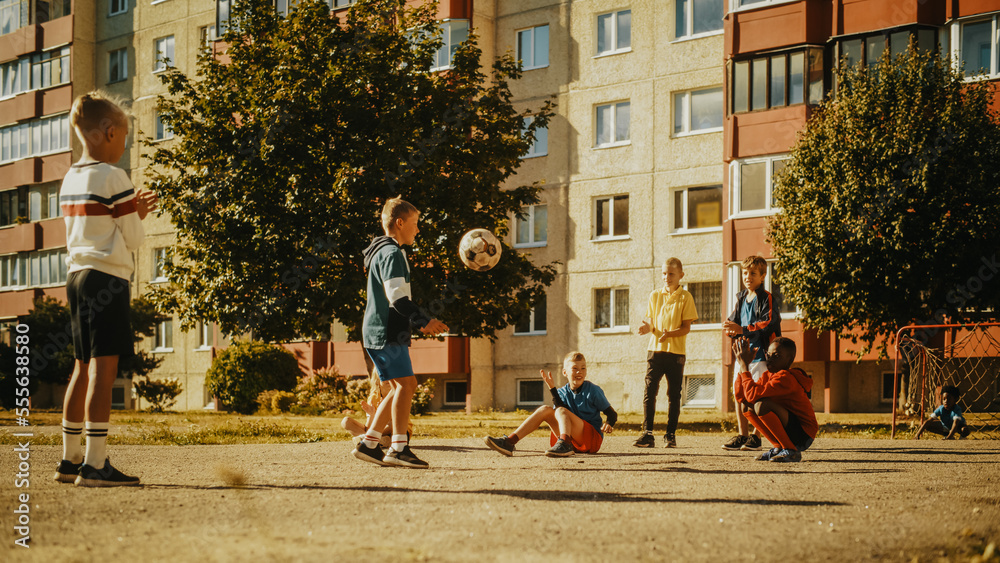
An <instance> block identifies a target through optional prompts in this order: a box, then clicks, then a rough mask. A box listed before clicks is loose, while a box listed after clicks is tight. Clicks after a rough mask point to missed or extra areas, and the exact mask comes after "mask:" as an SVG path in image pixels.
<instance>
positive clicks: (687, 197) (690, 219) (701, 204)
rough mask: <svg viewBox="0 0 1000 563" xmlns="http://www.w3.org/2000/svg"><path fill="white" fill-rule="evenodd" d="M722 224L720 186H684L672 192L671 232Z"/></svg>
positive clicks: (711, 227)
mask: <svg viewBox="0 0 1000 563" xmlns="http://www.w3.org/2000/svg"><path fill="white" fill-rule="evenodd" d="M721 226H722V186H705V187H699V188H685V189H682V190H677V191H675V192H674V224H673V228H672V230H671V232H673V233H689V232H697V231H700V230H702V229H712V230H717V229H718V228H719V227H721Z"/></svg>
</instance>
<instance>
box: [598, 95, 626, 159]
mask: <svg viewBox="0 0 1000 563" xmlns="http://www.w3.org/2000/svg"><path fill="white" fill-rule="evenodd" d="M629 105H630V104H629V102H618V103H616V104H605V105H601V106H597V128H596V129H597V139H596V140H595V141H594V146H595V147H598V148H601V147H616V146H620V145H627V144H629V111H630V107H629Z"/></svg>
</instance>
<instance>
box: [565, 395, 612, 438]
mask: <svg viewBox="0 0 1000 563" xmlns="http://www.w3.org/2000/svg"><path fill="white" fill-rule="evenodd" d="M558 392H559V399H560V400H561V401H562V402H563V404H564V405H566V408H567V409H569V412H571V413H573V414H575V415H576V416H578V417H580V419H581V420H583V421H585V422H587V423H588V424H590V425H591V426H593V427H594V429H595V430H597V433H598V434H600V435H601V436H602V437H603V436H604V432H601V425H602V424H603V422H602V420H601V412H602V411H604V410H606V409H607V408H608V407H610V406H611V403H609V402H608V398H607V397H605V396H604V391H603V390H602V389H601V388H600V387H598V386H597V385H594V384H593V383H591V382H589V381H584V382H583V383H582V384H581V385H580V388H579V389H577V390H576V392H574V391H573V389H572V388H571V387H570V386H569V383H567V384H566V385H563V386H562V387H560V388H559V390H558Z"/></svg>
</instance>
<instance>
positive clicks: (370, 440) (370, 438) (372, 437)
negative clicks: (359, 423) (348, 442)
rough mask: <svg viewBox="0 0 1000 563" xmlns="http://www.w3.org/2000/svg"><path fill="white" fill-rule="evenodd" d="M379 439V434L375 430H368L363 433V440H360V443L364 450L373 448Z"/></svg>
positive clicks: (380, 435)
mask: <svg viewBox="0 0 1000 563" xmlns="http://www.w3.org/2000/svg"><path fill="white" fill-rule="evenodd" d="M381 437H382V433H381V432H379V431H377V430H369V431H368V432H365V439H364V440H361V443H362V444H364V445H365V447H366V448H374V447H375V446H377V445H378V440H379V438H381Z"/></svg>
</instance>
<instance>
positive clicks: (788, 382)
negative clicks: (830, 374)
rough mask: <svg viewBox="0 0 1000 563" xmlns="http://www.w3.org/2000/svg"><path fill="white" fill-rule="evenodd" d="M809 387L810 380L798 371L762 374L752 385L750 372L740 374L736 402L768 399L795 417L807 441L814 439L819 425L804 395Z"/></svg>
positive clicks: (811, 381)
mask: <svg viewBox="0 0 1000 563" xmlns="http://www.w3.org/2000/svg"><path fill="white" fill-rule="evenodd" d="M812 384H813V380H812V378H811V377H809V376H808V375H807V374H806V372H804V371H802V370H801V369H799V368H790V369H783V370H781V371H779V372H778V373H771V372H769V371H765V372H764V374H763V375H761V376H760V379H759V380H757V382H754V380H753V377H751V376H750V372H742V373H740V385H738V386H737V387H736V401H737V402H740V403H748V404H753V403H756V402H757V401H759V400H761V399H770V400H772V401H774V402H775V403H777V404H778V405H781V406H782V407H784V408H785V409H787V410H788V412H790V413H792V414H794V415H795V418H798V419H799V423H800V424H801V425H802V430H804V431H805V433H806V434H808V435H809V437H810V438H815V437H816V431H817V430H819V425H818V424H817V423H816V412H815V411H814V410H813V406H812V401H810V400H809V396H808V395H807V393H808V392H809V391H810V390H811V389H812Z"/></svg>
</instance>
